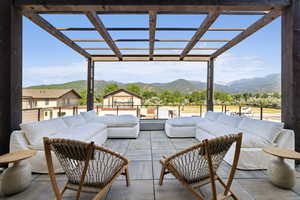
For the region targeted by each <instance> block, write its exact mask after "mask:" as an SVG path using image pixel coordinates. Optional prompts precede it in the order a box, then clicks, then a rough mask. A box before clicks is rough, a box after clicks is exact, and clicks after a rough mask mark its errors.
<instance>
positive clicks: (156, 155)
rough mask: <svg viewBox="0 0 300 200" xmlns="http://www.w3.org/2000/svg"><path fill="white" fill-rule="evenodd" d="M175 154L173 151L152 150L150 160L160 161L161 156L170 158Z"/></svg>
mask: <svg viewBox="0 0 300 200" xmlns="http://www.w3.org/2000/svg"><path fill="white" fill-rule="evenodd" d="M174 153H176V150H175V149H167V150H164V149H155V150H154V149H153V150H152V159H153V160H160V159H162V158H163V156H170V155H172V154H174Z"/></svg>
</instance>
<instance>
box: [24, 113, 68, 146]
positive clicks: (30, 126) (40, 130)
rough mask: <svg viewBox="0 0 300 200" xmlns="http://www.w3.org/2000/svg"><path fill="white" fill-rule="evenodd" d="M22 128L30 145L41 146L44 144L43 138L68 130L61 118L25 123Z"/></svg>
mask: <svg viewBox="0 0 300 200" xmlns="http://www.w3.org/2000/svg"><path fill="white" fill-rule="evenodd" d="M20 127H21V129H22V131H24V133H25V137H26V139H27V140H28V142H29V144H30V145H40V144H42V143H43V137H49V136H51V135H54V134H56V133H57V132H58V131H60V130H63V129H66V128H68V126H67V125H66V123H65V122H64V121H63V120H62V119H61V118H57V119H52V120H44V121H40V122H33V123H24V124H20Z"/></svg>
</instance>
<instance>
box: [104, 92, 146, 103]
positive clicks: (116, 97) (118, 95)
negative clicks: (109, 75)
mask: <svg viewBox="0 0 300 200" xmlns="http://www.w3.org/2000/svg"><path fill="white" fill-rule="evenodd" d="M142 100H143V98H142V97H141V96H139V95H137V94H135V93H133V92H131V91H128V90H125V89H119V90H116V91H113V92H111V93H109V94H106V95H104V96H103V107H106V108H107V107H108V108H116V107H119V108H132V107H134V106H137V105H142Z"/></svg>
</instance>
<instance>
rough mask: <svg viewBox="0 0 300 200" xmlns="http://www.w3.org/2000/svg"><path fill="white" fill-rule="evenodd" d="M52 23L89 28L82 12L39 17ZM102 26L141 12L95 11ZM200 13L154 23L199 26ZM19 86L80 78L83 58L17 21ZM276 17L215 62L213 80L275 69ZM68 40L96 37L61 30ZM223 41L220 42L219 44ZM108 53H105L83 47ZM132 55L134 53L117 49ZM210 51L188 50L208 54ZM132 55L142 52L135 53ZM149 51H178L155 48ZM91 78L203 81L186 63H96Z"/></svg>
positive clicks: (221, 23) (167, 35)
mask: <svg viewBox="0 0 300 200" xmlns="http://www.w3.org/2000/svg"><path fill="white" fill-rule="evenodd" d="M43 17H44V18H45V19H47V20H48V21H49V22H51V24H53V25H54V26H55V27H92V25H91V24H90V22H89V21H88V19H87V18H86V17H85V16H84V15H43ZM99 17H100V18H101V19H102V21H103V22H104V24H105V25H106V26H107V27H126V26H128V27H146V26H148V21H149V19H148V16H147V15H99ZM260 17H261V16H229V15H227V16H220V17H219V18H218V20H217V21H216V22H215V23H214V24H213V25H212V27H216V28H222V27H223V28H245V27H248V26H249V25H250V24H252V23H254V22H255V21H256V20H257V19H259V18H260ZM204 18H205V16H203V15H159V16H158V18H157V20H158V21H157V27H195V28H197V27H199V25H200V24H201V22H202V21H203V19H204ZM23 21H24V25H23V86H25V87H26V86H30V85H37V84H54V83H63V82H68V81H73V80H83V79H86V60H85V58H83V57H82V56H81V55H79V54H78V53H77V52H75V51H73V50H72V49H70V48H69V47H67V46H66V45H64V44H63V43H62V42H60V41H58V40H57V39H56V38H54V37H53V36H51V35H49V34H48V33H46V32H45V31H44V30H42V29H41V28H39V27H38V26H36V25H35V24H33V23H32V22H30V21H29V20H28V19H27V18H24V19H23ZM280 23H281V20H280V18H278V19H276V20H275V21H273V22H272V23H271V24H269V25H268V26H266V27H264V28H263V29H261V30H259V31H258V32H256V33H255V34H254V35H252V36H250V37H249V38H247V39H246V40H244V41H242V42H241V43H240V44H238V45H237V46H235V47H233V48H232V49H230V50H229V51H227V52H226V53H225V54H223V55H222V56H220V57H218V58H217V60H216V67H215V81H216V82H219V83H227V82H230V81H233V80H237V79H241V78H251V77H261V76H265V75H268V74H271V73H280V65H281V40H280V34H281V28H280ZM64 33H65V34H66V35H67V36H69V37H70V38H71V39H101V37H100V36H99V35H98V34H97V32H94V31H92V32H76V31H74V32H64ZM238 33H239V32H212V31H209V32H207V33H206V34H205V35H204V36H203V39H231V38H233V37H234V36H235V35H237V34H238ZM110 34H111V36H112V38H113V39H133V38H139V39H146V38H148V37H149V36H148V34H149V33H148V32H147V31H138V32H134V31H123V32H116V31H114V32H110ZM193 34H194V32H192V31H189V32H164V31H159V32H157V33H156V38H157V39H190V38H191V37H192V36H193ZM223 44H224V43H223ZM223 44H222V43H198V44H197V45H196V47H221V46H222V45H223ZM80 45H81V46H82V47H107V45H106V44H105V43H97V42H95V43H80ZM185 45H186V43H176V44H174V43H172V44H168V43H156V47H185ZM117 46H118V47H148V43H147V42H140V43H124V42H123V43H117ZM89 52H90V53H112V52H111V51H103V50H102V51H89ZM121 52H122V53H124V54H126V53H135V52H134V51H130V52H129V51H124V50H123V51H121ZM212 52H213V51H191V53H212ZM137 53H147V51H138V52H137ZM155 53H178V52H177V51H156V52H155ZM95 78H96V79H98V80H114V81H121V82H137V81H140V82H168V81H172V80H175V79H179V78H183V79H189V80H198V81H205V79H206V64H205V63H188V62H177V63H176V62H145V63H142V62H130V63H128V62H125V63H97V64H96V70H95Z"/></svg>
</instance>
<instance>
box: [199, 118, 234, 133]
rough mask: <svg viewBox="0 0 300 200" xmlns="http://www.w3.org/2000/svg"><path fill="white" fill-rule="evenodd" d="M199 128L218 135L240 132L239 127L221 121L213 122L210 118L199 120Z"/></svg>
mask: <svg viewBox="0 0 300 200" xmlns="http://www.w3.org/2000/svg"><path fill="white" fill-rule="evenodd" d="M197 128H201V129H202V130H204V131H206V132H209V133H210V134H211V135H214V136H216V137H219V136H223V135H228V134H237V133H239V130H238V129H237V128H233V127H230V126H227V125H224V124H221V123H220V122H212V121H210V120H203V121H201V122H199V123H198V124H197Z"/></svg>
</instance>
